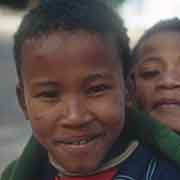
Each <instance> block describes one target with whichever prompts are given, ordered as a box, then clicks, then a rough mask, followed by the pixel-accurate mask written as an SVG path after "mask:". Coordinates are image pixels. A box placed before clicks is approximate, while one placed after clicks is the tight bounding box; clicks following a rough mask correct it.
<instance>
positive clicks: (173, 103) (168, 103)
mask: <svg viewBox="0 0 180 180" xmlns="http://www.w3.org/2000/svg"><path fill="white" fill-rule="evenodd" d="M161 107H167V108H170V107H180V101H177V100H175V99H164V100H160V101H158V102H156V103H155V104H154V106H153V109H157V108H161Z"/></svg>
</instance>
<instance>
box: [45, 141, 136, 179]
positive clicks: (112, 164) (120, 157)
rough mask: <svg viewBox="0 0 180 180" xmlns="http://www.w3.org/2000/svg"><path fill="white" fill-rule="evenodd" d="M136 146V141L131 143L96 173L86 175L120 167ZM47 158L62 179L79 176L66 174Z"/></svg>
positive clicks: (95, 172)
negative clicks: (64, 176)
mask: <svg viewBox="0 0 180 180" xmlns="http://www.w3.org/2000/svg"><path fill="white" fill-rule="evenodd" d="M138 145H139V142H138V141H136V140H135V141H131V142H130V143H129V144H128V145H127V147H126V148H125V150H124V151H123V152H122V153H120V154H118V155H117V156H115V157H113V158H111V159H110V160H108V161H106V162H104V163H103V164H102V166H100V167H99V168H98V169H97V170H96V171H93V172H92V173H90V174H88V175H94V174H97V173H101V172H103V171H107V170H109V169H111V168H113V167H116V166H118V165H120V164H121V163H123V162H124V161H125V160H127V159H128V158H129V157H130V156H131V155H132V154H133V152H134V151H135V150H136V148H137V147H138ZM48 157H49V161H50V164H51V165H52V166H53V167H54V168H55V169H56V170H57V171H58V176H59V177H63V175H66V176H70V177H77V176H81V174H79V173H70V172H67V171H66V170H65V169H64V168H63V167H62V166H60V165H59V164H57V163H56V162H55V160H54V159H53V158H52V156H51V155H50V154H48Z"/></svg>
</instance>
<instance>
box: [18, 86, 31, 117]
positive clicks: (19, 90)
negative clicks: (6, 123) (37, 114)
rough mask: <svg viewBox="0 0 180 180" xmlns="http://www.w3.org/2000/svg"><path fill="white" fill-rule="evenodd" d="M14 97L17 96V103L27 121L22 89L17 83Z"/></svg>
mask: <svg viewBox="0 0 180 180" xmlns="http://www.w3.org/2000/svg"><path fill="white" fill-rule="evenodd" d="M16 96H17V100H18V103H19V105H20V107H21V109H22V111H23V113H24V115H25V118H26V119H29V118H28V113H27V108H26V103H25V98H24V89H23V86H22V85H21V84H20V83H18V84H17V85H16Z"/></svg>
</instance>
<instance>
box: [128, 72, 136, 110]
mask: <svg viewBox="0 0 180 180" xmlns="http://www.w3.org/2000/svg"><path fill="white" fill-rule="evenodd" d="M135 96H136V82H135V77H134V73H130V74H129V75H128V77H127V80H126V104H127V107H131V106H132V105H133V104H134V102H135V99H136V98H135Z"/></svg>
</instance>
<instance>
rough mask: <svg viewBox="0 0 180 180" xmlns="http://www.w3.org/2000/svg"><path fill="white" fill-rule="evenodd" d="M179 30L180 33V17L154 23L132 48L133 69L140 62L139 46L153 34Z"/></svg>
mask: <svg viewBox="0 0 180 180" xmlns="http://www.w3.org/2000/svg"><path fill="white" fill-rule="evenodd" d="M167 31H172V32H179V33H180V19H178V18H171V19H166V20H161V21H159V22H157V23H156V24H155V25H153V26H152V27H151V28H149V29H148V30H147V31H145V33H144V34H143V36H142V37H141V38H140V39H139V40H138V42H137V43H136V45H135V47H134V48H133V50H132V62H131V63H130V66H131V68H130V69H132V68H133V66H134V65H135V64H136V63H137V62H138V52H139V48H140V47H141V46H142V45H143V43H144V42H145V41H146V40H147V39H149V38H150V37H151V36H152V35H154V34H156V33H159V32H167Z"/></svg>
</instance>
